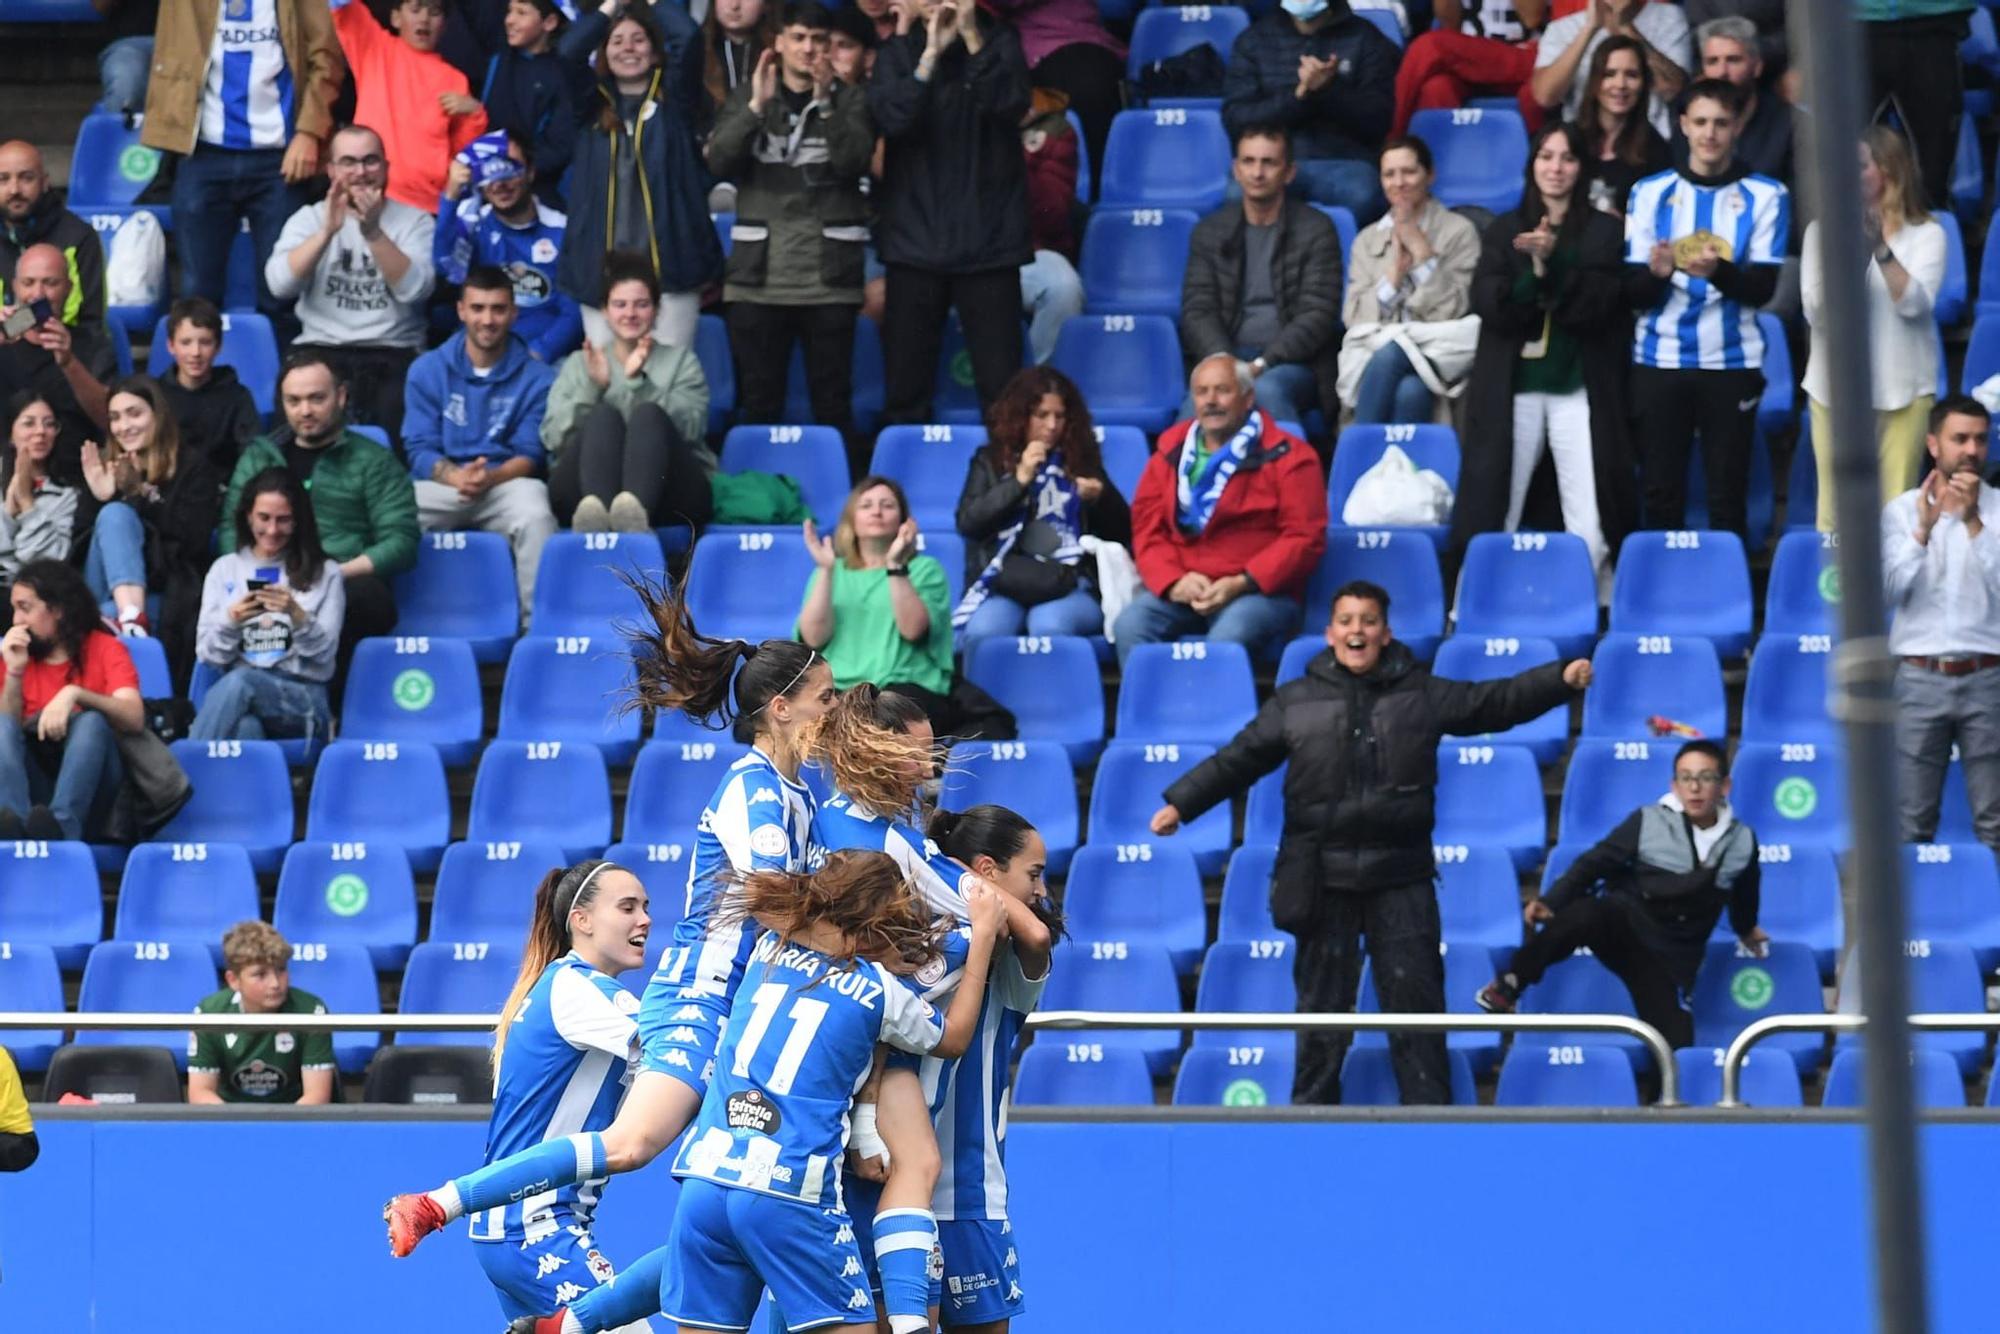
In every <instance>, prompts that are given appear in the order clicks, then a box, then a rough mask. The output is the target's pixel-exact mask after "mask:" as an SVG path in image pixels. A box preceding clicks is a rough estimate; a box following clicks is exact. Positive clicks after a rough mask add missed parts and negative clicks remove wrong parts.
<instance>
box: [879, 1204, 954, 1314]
mask: <svg viewBox="0 0 2000 1334" xmlns="http://www.w3.org/2000/svg"><path fill="white" fill-rule="evenodd" d="M937 1241H938V1233H937V1217H936V1215H934V1214H932V1213H931V1211H930V1210H928V1209H884V1210H883V1211H882V1212H881V1213H879V1214H876V1215H875V1268H876V1270H877V1271H878V1272H879V1273H880V1274H881V1275H882V1306H883V1309H884V1310H886V1311H887V1312H888V1313H889V1328H890V1329H891V1330H893V1331H894V1334H905V1331H906V1330H927V1329H929V1328H930V1295H931V1279H930V1264H931V1251H932V1250H934V1249H935V1248H936V1247H937ZM913 1321H914V1322H915V1323H912V1322H913Z"/></svg>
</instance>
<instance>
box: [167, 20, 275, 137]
mask: <svg viewBox="0 0 2000 1334" xmlns="http://www.w3.org/2000/svg"><path fill="white" fill-rule="evenodd" d="M188 2H189V3H191V4H201V3H203V0H188ZM207 2H208V3H210V4H213V3H215V0H207ZM198 133H199V134H200V136H201V142H203V143H205V144H216V145H218V146H220V147H222V148H283V147H285V146H286V145H287V144H288V143H290V142H291V138H292V67H291V66H290V65H288V64H286V63H285V48H284V46H283V45H282V44H281V43H280V41H279V34H278V0H222V18H221V20H220V21H219V22H218V23H217V24H216V25H215V42H214V44H213V45H212V46H210V48H209V52H208V79H207V82H206V83H205V84H204V86H203V88H202V93H201V125H200V127H199V130H198Z"/></svg>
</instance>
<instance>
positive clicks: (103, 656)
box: [0, 630, 139, 718]
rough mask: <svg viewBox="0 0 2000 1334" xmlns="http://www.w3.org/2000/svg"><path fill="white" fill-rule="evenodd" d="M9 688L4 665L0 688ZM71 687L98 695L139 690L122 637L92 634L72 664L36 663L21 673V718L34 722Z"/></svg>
mask: <svg viewBox="0 0 2000 1334" xmlns="http://www.w3.org/2000/svg"><path fill="white" fill-rule="evenodd" d="M6 684H7V665H6V664H5V663H0V687H4V686H5V685H6ZM67 685H80V686H82V687H83V688H84V689H85V690H88V691H90V692H91V693H93V694H97V695H109V694H110V693H111V692H112V691H114V690H121V689H123V688H125V687H127V686H130V687H131V688H132V689H133V690H137V689H138V688H139V669H138V668H136V667H134V666H133V665H132V655H131V654H130V653H127V652H126V651H125V646H124V645H123V644H121V643H119V642H118V636H116V635H110V634H106V633H105V632H104V631H102V630H92V631H91V632H90V633H89V634H87V635H85V636H84V639H83V654H82V656H81V657H80V658H72V659H71V660H70V661H68V662H36V661H35V660H34V659H32V658H30V659H29V660H28V665H27V666H26V667H24V668H22V669H21V717H23V718H32V717H34V716H35V715H36V714H38V713H40V712H41V711H42V706H43V705H44V704H47V703H48V702H49V701H50V700H51V699H53V698H55V694H56V692H57V691H59V690H61V689H62V688H63V687H64V686H67Z"/></svg>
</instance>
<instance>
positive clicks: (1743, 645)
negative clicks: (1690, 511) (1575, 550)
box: [1611, 529, 1755, 661]
mask: <svg viewBox="0 0 2000 1334" xmlns="http://www.w3.org/2000/svg"><path fill="white" fill-rule="evenodd" d="M1754 605H1755V604H1754V603H1753V602H1752V601H1751V598H1750V564H1749V562H1748V561H1747V560H1746V559H1745V558H1744V555H1743V540H1742V539H1741V538H1739V537H1737V536H1736V534H1734V533H1722V532H1716V531H1714V530H1712V529H1711V530H1708V531H1696V530H1688V531H1682V532H1643V533H1631V534H1629V535H1627V537H1626V538H1625V542H1624V544H1623V545H1622V546H1621V547H1620V548H1619V550H1618V572H1617V575H1616V577H1615V578H1614V579H1613V581H1612V585H1611V628H1612V629H1613V630H1626V631H1630V632H1632V633H1633V634H1641V635H1702V636H1705V637H1706V638H1707V639H1708V640H1709V641H1710V642H1712V643H1713V644H1714V645H1715V651H1716V652H1717V653H1718V654H1720V655H1721V656H1722V658H1723V659H1724V660H1725V661H1727V660H1733V659H1735V658H1740V657H1742V656H1743V652H1744V650H1746V649H1748V648H1749V647H1750V622H1751V618H1752V615H1753V611H1752V608H1753V607H1754Z"/></svg>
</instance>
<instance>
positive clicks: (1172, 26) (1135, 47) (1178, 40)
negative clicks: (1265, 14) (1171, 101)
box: [1125, 5, 1250, 84]
mask: <svg viewBox="0 0 2000 1334" xmlns="http://www.w3.org/2000/svg"><path fill="white" fill-rule="evenodd" d="M1249 26H1250V15H1249V14H1248V13H1246V12H1245V11H1243V10H1241V9H1238V8H1236V7H1235V6H1234V5H1188V6H1181V7H1173V6H1163V7H1160V8H1155V9H1142V10H1140V11H1139V14H1138V17H1137V18H1136V19H1134V20H1133V22H1132V44H1131V46H1130V47H1129V48H1128V50H1127V52H1126V56H1125V77H1126V78H1127V79H1129V80H1131V81H1132V82H1133V83H1135V84H1136V83H1138V82H1139V75H1140V72H1141V71H1143V70H1144V69H1145V68H1146V67H1147V66H1148V65H1151V64H1152V63H1153V62H1155V61H1159V60H1165V59H1167V58H1168V57H1170V56H1177V55H1179V54H1181V52H1183V51H1192V50H1193V49H1194V48H1195V47H1197V46H1201V45H1203V44H1206V45H1208V46H1211V47H1213V48H1214V49H1215V54H1217V55H1218V56H1221V57H1222V59H1223V61H1224V63H1227V62H1228V60H1229V49H1230V47H1231V46H1233V45H1235V43H1236V39H1237V38H1238V37H1240V36H1241V35H1242V34H1243V30H1244V29H1245V28H1248V27H1249Z"/></svg>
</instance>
